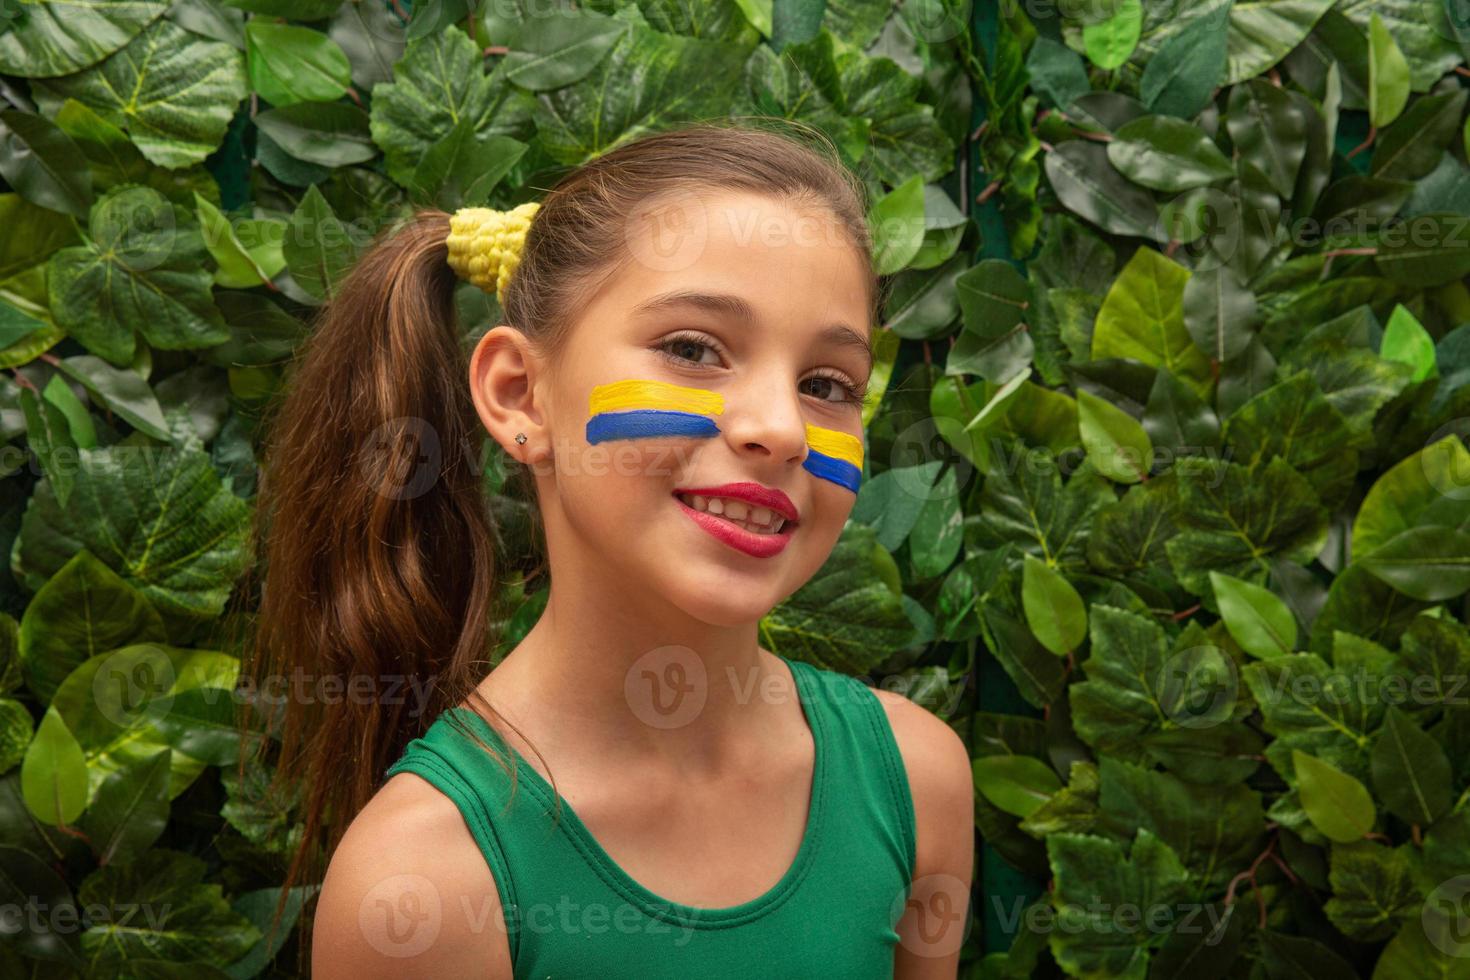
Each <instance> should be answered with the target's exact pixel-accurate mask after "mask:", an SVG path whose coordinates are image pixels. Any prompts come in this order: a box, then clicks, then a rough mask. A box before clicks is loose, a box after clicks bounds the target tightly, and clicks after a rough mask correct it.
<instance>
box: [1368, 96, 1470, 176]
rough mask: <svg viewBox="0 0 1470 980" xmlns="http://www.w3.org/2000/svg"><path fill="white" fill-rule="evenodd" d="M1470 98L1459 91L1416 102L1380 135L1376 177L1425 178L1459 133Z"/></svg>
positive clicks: (1374, 155)
mask: <svg viewBox="0 0 1470 980" xmlns="http://www.w3.org/2000/svg"><path fill="white" fill-rule="evenodd" d="M1467 96H1470V93H1467V92H1466V91H1465V90H1464V89H1460V90H1458V91H1455V92H1443V93H1441V94H1439V95H1426V96H1424V97H1423V98H1420V99H1416V100H1414V104H1413V105H1411V106H1409V108H1408V111H1407V112H1405V113H1404V114H1403V115H1401V116H1399V118H1398V119H1397V120H1396V121H1395V122H1394V124H1393V125H1392V126H1389V127H1388V128H1387V129H1385V130H1384V131H1383V132H1382V133H1380V134H1379V136H1378V143H1377V146H1375V147H1374V149H1373V161H1372V171H1373V175H1374V176H1375V177H1386V178H1389V179H1391V180H1420V179H1422V178H1424V177H1426V176H1427V175H1428V174H1429V173H1430V171H1432V170H1434V168H1435V165H1436V164H1438V163H1439V161H1440V159H1441V158H1442V157H1443V156H1444V151H1445V147H1446V146H1448V145H1449V143H1450V141H1451V140H1453V139H1454V138H1455V136H1456V135H1457V134H1458V133H1459V130H1460V120H1461V119H1462V118H1463V117H1464V115H1465V101H1466V98H1467Z"/></svg>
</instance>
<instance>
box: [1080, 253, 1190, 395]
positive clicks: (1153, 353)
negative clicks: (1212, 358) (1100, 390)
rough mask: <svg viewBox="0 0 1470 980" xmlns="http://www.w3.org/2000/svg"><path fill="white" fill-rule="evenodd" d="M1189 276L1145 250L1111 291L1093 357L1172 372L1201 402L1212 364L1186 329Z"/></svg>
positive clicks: (1100, 318)
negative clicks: (1129, 361)
mask: <svg viewBox="0 0 1470 980" xmlns="http://www.w3.org/2000/svg"><path fill="white" fill-rule="evenodd" d="M1188 281H1189V270H1188V269H1185V268H1184V267H1182V266H1180V265H1179V264H1178V263H1177V262H1174V261H1173V260H1171V259H1169V258H1166V257H1165V256H1163V255H1162V254H1160V253H1159V252H1157V251H1155V250H1154V249H1151V248H1139V249H1138V250H1137V251H1135V252H1134V253H1133V257H1132V258H1131V259H1129V260H1128V264H1127V265H1126V266H1124V267H1123V271H1122V273H1121V274H1120V275H1119V276H1118V278H1117V281H1115V282H1114V283H1113V286H1112V288H1111V289H1109V290H1108V294H1107V297H1106V298H1105V299H1104V300H1103V305H1102V309H1100V310H1099V311H1098V314H1097V323H1096V324H1095V325H1094V327H1093V331H1092V357H1093V359H1094V360H1100V359H1102V358H1108V357H1130V358H1133V359H1134V360H1137V361H1142V362H1143V363H1145V364H1151V365H1154V366H1155V367H1162V368H1166V369H1168V371H1169V372H1170V373H1172V374H1173V375H1174V376H1175V377H1177V378H1178V379H1179V380H1181V381H1184V382H1185V383H1187V384H1189V386H1190V387H1192V388H1193V389H1194V390H1195V392H1196V393H1198V394H1200V395H1201V396H1203V395H1206V394H1207V393H1208V392H1209V389H1210V384H1211V374H1210V362H1209V359H1208V358H1206V357H1205V355H1204V352H1202V351H1201V350H1200V349H1199V348H1198V347H1196V346H1195V345H1194V342H1193V341H1192V340H1191V338H1190V336H1189V330H1188V329H1187V328H1186V327H1185V325H1184V286H1185V283H1187V282H1188Z"/></svg>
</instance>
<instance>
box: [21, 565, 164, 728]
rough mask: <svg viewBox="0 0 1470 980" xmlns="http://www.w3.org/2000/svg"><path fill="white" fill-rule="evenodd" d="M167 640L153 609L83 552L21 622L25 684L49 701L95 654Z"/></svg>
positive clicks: (46, 588) (37, 598) (41, 594)
mask: <svg viewBox="0 0 1470 980" xmlns="http://www.w3.org/2000/svg"><path fill="white" fill-rule="evenodd" d="M167 638H168V636H167V632H166V631H165V629H164V626H163V622H162V620H161V619H160V618H159V616H158V613H157V611H156V610H154V608H153V606H152V605H151V604H150V603H149V602H148V600H147V599H145V598H144V597H143V596H142V595H141V594H139V592H138V591H137V590H136V589H134V588H132V587H131V586H129V585H128V584H127V582H125V581H124V580H123V579H122V578H121V577H120V576H118V574H117V573H116V572H114V571H113V570H112V569H110V568H108V567H107V566H106V565H105V564H103V563H102V562H100V561H98V560H97V558H96V557H95V556H93V555H92V553H91V552H90V551H87V550H86V549H83V550H81V551H78V552H77V553H76V554H75V555H74V556H72V558H71V559H70V560H69V561H68V562H67V563H66V564H65V565H63V566H62V567H61V569H60V570H59V571H57V573H56V574H55V575H53V576H52V577H51V578H50V579H49V580H48V581H47V582H46V584H45V585H43V586H42V587H41V589H40V591H38V592H37V593H36V595H35V597H34V598H32V600H31V601H30V603H29V604H28V605H27V606H26V609H25V612H24V613H23V614H22V615H21V620H20V636H19V639H20V657H21V664H22V668H23V670H24V672H25V681H26V685H27V686H28V687H29V688H30V689H31V691H32V693H34V694H35V695H36V697H38V698H40V699H41V700H43V701H45V702H48V703H49V702H50V700H51V698H52V697H53V696H54V695H55V693H56V689H57V688H58V687H59V686H60V685H61V682H62V681H63V680H65V679H66V676H67V675H68V674H70V673H71V672H72V670H74V669H75V668H76V667H78V666H80V665H81V663H82V662H83V661H85V660H86V659H87V657H88V656H90V655H91V654H92V653H94V652H96V651H100V650H112V649H115V648H117V647H122V646H127V645H129V644H131V643H142V642H148V641H157V642H163V641H164V640H166V639H167Z"/></svg>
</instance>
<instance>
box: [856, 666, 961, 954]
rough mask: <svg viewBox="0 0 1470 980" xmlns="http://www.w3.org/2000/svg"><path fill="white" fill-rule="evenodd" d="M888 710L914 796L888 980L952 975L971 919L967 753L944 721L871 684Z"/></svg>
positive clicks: (910, 702) (923, 708) (904, 698)
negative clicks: (908, 875)
mask: <svg viewBox="0 0 1470 980" xmlns="http://www.w3.org/2000/svg"><path fill="white" fill-rule="evenodd" d="M871 690H872V691H873V693H874V694H875V695H877V697H878V700H879V702H880V703H881V704H882V705H883V709H884V711H885V712H886V713H887V715H888V724H889V727H890V728H892V729H893V738H894V741H895V742H897V743H898V751H899V755H900V756H901V757H902V759H903V764H904V769H905V770H906V771H907V773H908V779H909V793H910V795H911V796H912V797H913V801H914V825H915V848H914V876H913V882H912V883H911V888H910V893H909V898H908V901H907V903H906V905H905V907H904V914H903V916H902V918H901V919H900V920H899V923H898V925H897V931H898V934H899V944H898V947H897V949H896V950H895V951H894V974H893V975H894V977H895V980H940V978H944V980H952V978H953V977H954V976H955V975H956V971H957V970H958V964H959V957H960V950H961V948H962V947H963V945H964V941H965V938H966V937H967V936H968V935H969V932H970V928H971V926H972V923H973V922H974V919H973V917H972V916H971V915H970V909H969V900H970V887H971V882H972V881H973V879H974V864H975V789H974V776H973V775H972V769H971V762H970V752H969V749H968V748H966V746H965V743H964V740H963V739H961V738H960V736H959V734H958V733H956V732H955V730H954V729H953V728H951V727H950V726H949V725H948V724H947V723H946V722H945V721H944V719H942V718H940V717H939V716H938V715H936V714H934V713H933V712H931V711H930V710H928V709H927V708H925V707H923V706H921V705H918V704H915V703H914V702H913V701H911V700H909V699H908V698H906V697H904V696H903V695H902V694H899V693H897V692H895V691H888V690H884V689H882V688H876V687H875V688H871Z"/></svg>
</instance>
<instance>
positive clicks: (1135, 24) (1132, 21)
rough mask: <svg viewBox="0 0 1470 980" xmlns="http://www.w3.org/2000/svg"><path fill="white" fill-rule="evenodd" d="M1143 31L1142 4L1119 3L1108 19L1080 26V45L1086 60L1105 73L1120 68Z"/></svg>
mask: <svg viewBox="0 0 1470 980" xmlns="http://www.w3.org/2000/svg"><path fill="white" fill-rule="evenodd" d="M1142 27H1143V4H1142V3H1141V2H1140V0H1122V2H1121V3H1120V4H1118V9H1117V12H1116V13H1114V14H1113V15H1112V16H1111V17H1108V18H1107V19H1106V20H1101V21H1097V22H1096V23H1092V24H1086V25H1084V26H1083V28H1082V43H1083V45H1084V46H1085V47H1086V49H1087V57H1088V59H1089V60H1090V61H1091V62H1092V63H1093V64H1094V65H1097V67H1099V68H1101V69H1103V70H1104V71H1111V70H1112V69H1114V68H1117V67H1119V66H1120V65H1122V64H1123V62H1125V61H1127V60H1128V57H1129V55H1131V54H1133V49H1134V48H1136V47H1137V46H1138V36H1139V32H1140V30H1141V29H1142Z"/></svg>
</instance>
